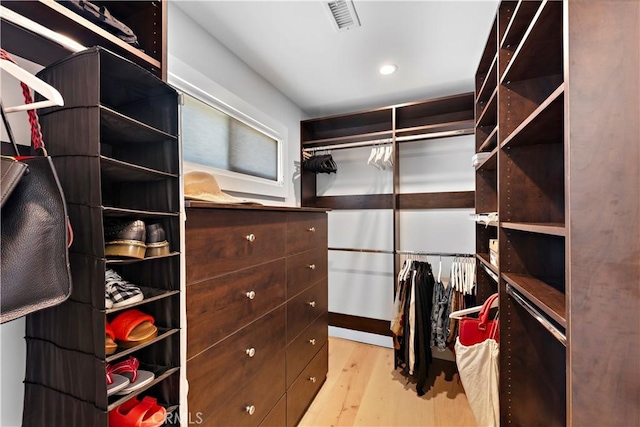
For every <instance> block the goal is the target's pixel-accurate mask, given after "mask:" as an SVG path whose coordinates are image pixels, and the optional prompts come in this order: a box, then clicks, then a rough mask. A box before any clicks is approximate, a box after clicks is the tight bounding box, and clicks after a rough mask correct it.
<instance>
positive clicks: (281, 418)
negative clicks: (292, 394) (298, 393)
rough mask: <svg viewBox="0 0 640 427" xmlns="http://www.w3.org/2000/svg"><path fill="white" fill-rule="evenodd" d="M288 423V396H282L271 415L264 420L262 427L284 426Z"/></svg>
mask: <svg viewBox="0 0 640 427" xmlns="http://www.w3.org/2000/svg"><path fill="white" fill-rule="evenodd" d="M286 424H287V397H286V396H282V397H281V398H280V401H278V403H276V406H275V407H274V408H273V409H272V410H271V412H269V415H267V417H266V418H265V419H264V420H262V422H261V423H260V427H283V426H285V425H286Z"/></svg>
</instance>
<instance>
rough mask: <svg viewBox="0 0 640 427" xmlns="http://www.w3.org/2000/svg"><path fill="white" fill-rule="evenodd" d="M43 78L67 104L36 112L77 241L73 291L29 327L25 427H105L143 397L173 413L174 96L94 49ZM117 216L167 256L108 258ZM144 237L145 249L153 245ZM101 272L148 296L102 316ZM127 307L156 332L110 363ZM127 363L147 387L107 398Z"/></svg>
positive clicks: (176, 396) (176, 388) (176, 322)
mask: <svg viewBox="0 0 640 427" xmlns="http://www.w3.org/2000/svg"><path fill="white" fill-rule="evenodd" d="M38 77H40V78H41V79H42V80H44V81H46V82H47V83H49V84H51V85H52V86H53V87H55V88H56V89H58V90H59V91H60V92H61V94H62V95H63V97H64V99H65V105H64V107H52V108H45V109H43V110H40V118H41V124H42V131H43V134H44V137H45V140H46V141H47V144H48V147H49V154H50V155H51V156H53V157H54V163H55V166H56V168H57V170H58V175H59V177H60V181H61V183H62V186H63V189H64V192H65V197H66V199H67V204H68V212H69V216H70V220H71V224H72V226H73V229H74V234H75V239H74V243H73V245H72V246H71V248H70V252H71V254H70V258H71V271H72V278H73V293H72V295H71V298H70V299H69V301H67V302H65V303H64V304H62V305H60V306H57V307H54V308H53V309H50V310H45V311H42V312H39V313H36V314H34V315H31V316H29V317H28V319H27V333H26V335H27V338H26V339H27V370H26V381H25V383H26V386H25V407H24V416H23V425H24V426H30V425H51V426H71V425H83V426H89V425H91V426H107V425H108V419H109V413H110V412H111V411H113V410H114V409H115V408H117V407H118V406H119V405H121V404H123V403H125V402H128V401H129V400H132V399H134V398H136V399H138V400H142V399H143V398H144V397H145V396H150V397H152V398H155V399H157V402H158V404H160V405H161V406H163V407H164V408H165V409H166V411H167V413H168V414H171V413H174V412H175V411H177V410H178V408H179V400H180V380H179V375H180V373H179V370H180V327H181V325H180V317H181V312H180V253H179V250H180V234H181V231H180V183H179V177H180V175H179V174H180V163H179V152H180V150H179V140H178V94H177V92H176V91H175V90H173V89H172V88H171V87H169V86H168V85H167V84H165V83H164V82H162V81H161V80H160V79H158V78H157V77H155V76H154V75H153V74H152V73H150V72H149V71H146V70H144V69H142V68H141V67H139V66H137V65H135V64H133V63H132V62H129V61H128V60H126V59H124V58H121V57H119V56H117V55H115V54H113V53H111V52H109V51H107V50H105V49H103V48H99V47H96V48H91V49H88V50H85V51H82V52H79V53H77V54H74V55H71V56H70V57H68V58H66V59H63V60H61V61H59V62H57V63H54V64H52V65H50V66H48V67H46V68H45V69H43V70H42V71H41V72H40V73H38ZM119 220H121V221H123V222H126V221H138V220H139V221H142V222H144V223H145V225H146V226H149V225H153V227H152V228H153V229H154V230H155V231H154V232H153V235H154V238H157V236H158V232H157V231H158V228H162V230H164V236H162V238H163V239H166V240H167V241H168V243H169V250H168V251H167V250H164V251H163V252H162V253H161V254H160V255H158V252H153V251H151V252H150V251H148V250H147V252H146V254H145V255H144V256H142V255H140V256H138V257H137V258H135V257H119V258H112V257H106V256H105V244H106V241H105V234H104V233H105V230H104V225H105V223H106V224H113V223H114V222H117V221H119ZM160 235H162V233H161V234H160ZM140 236H144V234H141V235H140ZM125 237H126V236H125ZM129 237H130V236H129ZM143 240H144V239H143V238H142V237H141V238H140V241H141V242H140V243H139V244H140V245H142V246H144V245H145V244H146V243H148V242H144V241H143ZM152 243H155V242H152ZM25 261H27V260H25ZM108 269H110V270H113V271H115V272H116V273H117V274H118V275H119V276H121V277H122V279H124V280H126V281H127V282H130V283H131V284H132V285H135V286H136V287H138V288H139V289H140V290H142V293H143V294H144V299H143V300H142V301H139V300H138V299H139V298H135V300H134V299H132V303H131V304H129V305H126V306H124V307H122V306H121V305H118V307H117V308H113V307H112V308H107V306H108V305H110V304H108V303H106V302H105V273H106V271H107V270H108ZM131 309H135V310H139V311H140V312H142V313H144V314H145V315H150V316H151V317H152V318H153V327H154V328H155V329H157V334H156V333H155V331H154V336H149V339H145V340H141V341H140V343H139V344H136V343H134V344H133V345H131V343H128V344H129V345H121V346H119V347H118V348H117V349H116V350H115V352H113V353H112V354H109V355H107V354H106V353H107V351H106V350H105V329H106V326H107V323H108V322H112V321H113V319H114V318H115V317H116V316H118V315H119V314H122V313H123V312H125V311H126V310H131ZM144 327H147V328H153V327H151V326H149V325H148V324H145V325H141V326H140V328H142V329H144ZM116 340H117V337H116ZM110 352H111V350H110ZM130 356H133V357H135V358H136V359H137V360H138V361H139V369H140V370H144V371H147V372H151V373H153V377H154V378H153V380H152V381H150V382H149V383H148V384H146V385H144V386H143V387H140V388H138V389H136V390H135V391H134V392H131V393H129V394H126V395H122V394H115V393H114V394H112V395H110V396H107V380H106V374H107V369H108V367H109V366H110V365H111V366H113V365H115V364H118V363H121V362H123V361H126V360H128V358H129V357H130Z"/></svg>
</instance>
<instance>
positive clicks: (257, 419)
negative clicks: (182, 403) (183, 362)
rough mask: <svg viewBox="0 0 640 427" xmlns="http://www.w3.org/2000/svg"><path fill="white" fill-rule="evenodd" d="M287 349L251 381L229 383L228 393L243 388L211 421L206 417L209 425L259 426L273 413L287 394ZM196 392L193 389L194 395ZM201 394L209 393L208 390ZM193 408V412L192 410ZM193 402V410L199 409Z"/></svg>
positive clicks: (219, 406) (270, 361) (218, 409)
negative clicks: (285, 354)
mask: <svg viewBox="0 0 640 427" xmlns="http://www.w3.org/2000/svg"><path fill="white" fill-rule="evenodd" d="M284 369H285V368H284V350H282V351H280V352H278V353H276V354H273V357H271V359H270V360H269V361H268V362H267V363H265V364H264V365H263V366H262V367H261V369H260V370H258V372H257V374H255V375H253V376H252V377H251V378H248V379H247V380H246V381H245V382H244V384H239V383H236V384H229V385H227V387H228V388H227V392H229V393H233V392H234V391H235V390H237V389H238V388H239V387H242V388H241V390H240V391H239V393H235V394H234V395H233V396H232V397H231V398H230V399H229V400H227V401H226V402H225V403H224V404H219V405H218V406H217V410H216V411H215V412H214V413H213V415H212V416H211V417H209V418H205V417H206V415H204V416H203V418H205V422H204V425H206V426H216V427H219V426H234V427H236V426H237V427H245V426H257V425H259V424H260V423H261V422H262V420H264V418H265V417H267V415H268V414H269V413H270V412H271V410H272V409H273V408H274V407H275V405H276V404H277V403H278V401H279V400H280V399H281V398H282V396H283V395H284V393H285V385H284ZM191 392H192V390H189V394H191ZM201 393H204V394H206V393H207V391H206V390H204V391H202V392H201ZM192 408H193V409H192ZM195 408H196V407H194V406H191V403H190V402H189V410H190V411H191V410H195Z"/></svg>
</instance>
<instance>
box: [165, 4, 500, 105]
mask: <svg viewBox="0 0 640 427" xmlns="http://www.w3.org/2000/svg"><path fill="white" fill-rule="evenodd" d="M177 4H178V6H179V7H180V8H181V9H182V10H183V11H184V12H185V13H187V14H188V15H189V16H190V17H191V18H192V19H194V20H195V21H196V22H198V23H199V24H200V25H202V26H203V27H204V28H205V29H207V30H208V31H209V32H210V33H211V34H212V35H213V36H214V37H215V38H216V39H218V40H219V41H220V42H221V43H222V44H224V45H225V46H226V47H227V48H229V49H230V50H231V51H233V52H234V53H235V54H236V55H237V56H238V57H239V58H240V59H241V60H242V61H244V62H245V63H246V64H248V65H249V66H250V67H251V68H252V69H254V70H255V71H256V72H258V73H259V74H261V75H262V76H263V77H264V78H265V79H266V80H268V81H269V82H270V83H271V84H272V85H273V86H275V87H276V88H278V89H279V90H280V91H281V92H282V93H284V94H285V95H286V96H287V97H288V98H289V99H291V100H292V101H293V102H294V103H295V104H297V105H298V106H299V107H300V108H301V109H302V110H303V111H304V112H306V113H307V114H308V115H309V116H322V115H328V114H336V113H341V112H348V111H354V110H358V109H365V108H373V107H379V106H385V105H391V104H395V103H400V102H407V101H416V100H421V99H427V98H431V97H436V96H443V95H449V94H455V93H460V92H466V91H473V75H474V73H475V70H476V67H477V65H478V61H479V60H480V55H481V54H482V49H483V47H484V44H485V42H486V40H487V38H488V35H489V30H490V29H491V25H492V23H493V18H494V16H495V12H496V8H497V5H498V0H476V1H452V0H448V1H445V0H440V1H427V0H423V1H393V0H388V1H362V0H354V5H355V8H356V11H357V13H358V16H359V18H360V22H361V24H362V26H361V27H359V28H355V29H351V30H347V31H343V32H337V31H336V30H335V29H334V27H333V25H332V23H331V21H330V17H329V13H328V12H327V11H326V9H325V7H324V5H323V2H322V1H321V0H305V1H180V2H178V3H177ZM386 62H392V63H395V64H397V65H398V71H397V72H396V73H395V74H393V75H390V76H382V75H380V74H379V73H378V68H379V66H380V65H381V64H383V63H386Z"/></svg>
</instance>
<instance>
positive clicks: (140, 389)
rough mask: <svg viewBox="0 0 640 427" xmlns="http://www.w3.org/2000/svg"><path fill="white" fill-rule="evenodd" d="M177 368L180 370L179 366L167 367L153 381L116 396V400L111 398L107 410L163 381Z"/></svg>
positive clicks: (176, 370)
mask: <svg viewBox="0 0 640 427" xmlns="http://www.w3.org/2000/svg"><path fill="white" fill-rule="evenodd" d="M179 370H180V367H176V368H169V369H167V370H166V371H165V372H163V373H162V374H160V375H159V376H158V377H156V378H155V379H154V380H153V381H151V382H150V383H149V384H147V385H146V386H144V387H141V388H139V389H138V390H136V391H134V392H131V393H129V394H127V395H125V396H122V397H120V398H118V399H117V400H113V402H112V403H110V404H109V406H107V411H111V410H113V409H114V408H117V407H118V406H120V405H122V404H123V403H125V402H126V401H128V400H130V399H133V398H134V397H135V396H138V395H139V394H141V393H143V392H145V391H146V390H148V389H150V388H151V387H153V386H154V385H156V384H158V383H160V382H162V381H164V380H165V379H167V378H169V377H170V376H171V375H173V374H175V373H176V372H178V371H179ZM114 396H115V397H118V396H117V395H114Z"/></svg>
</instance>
